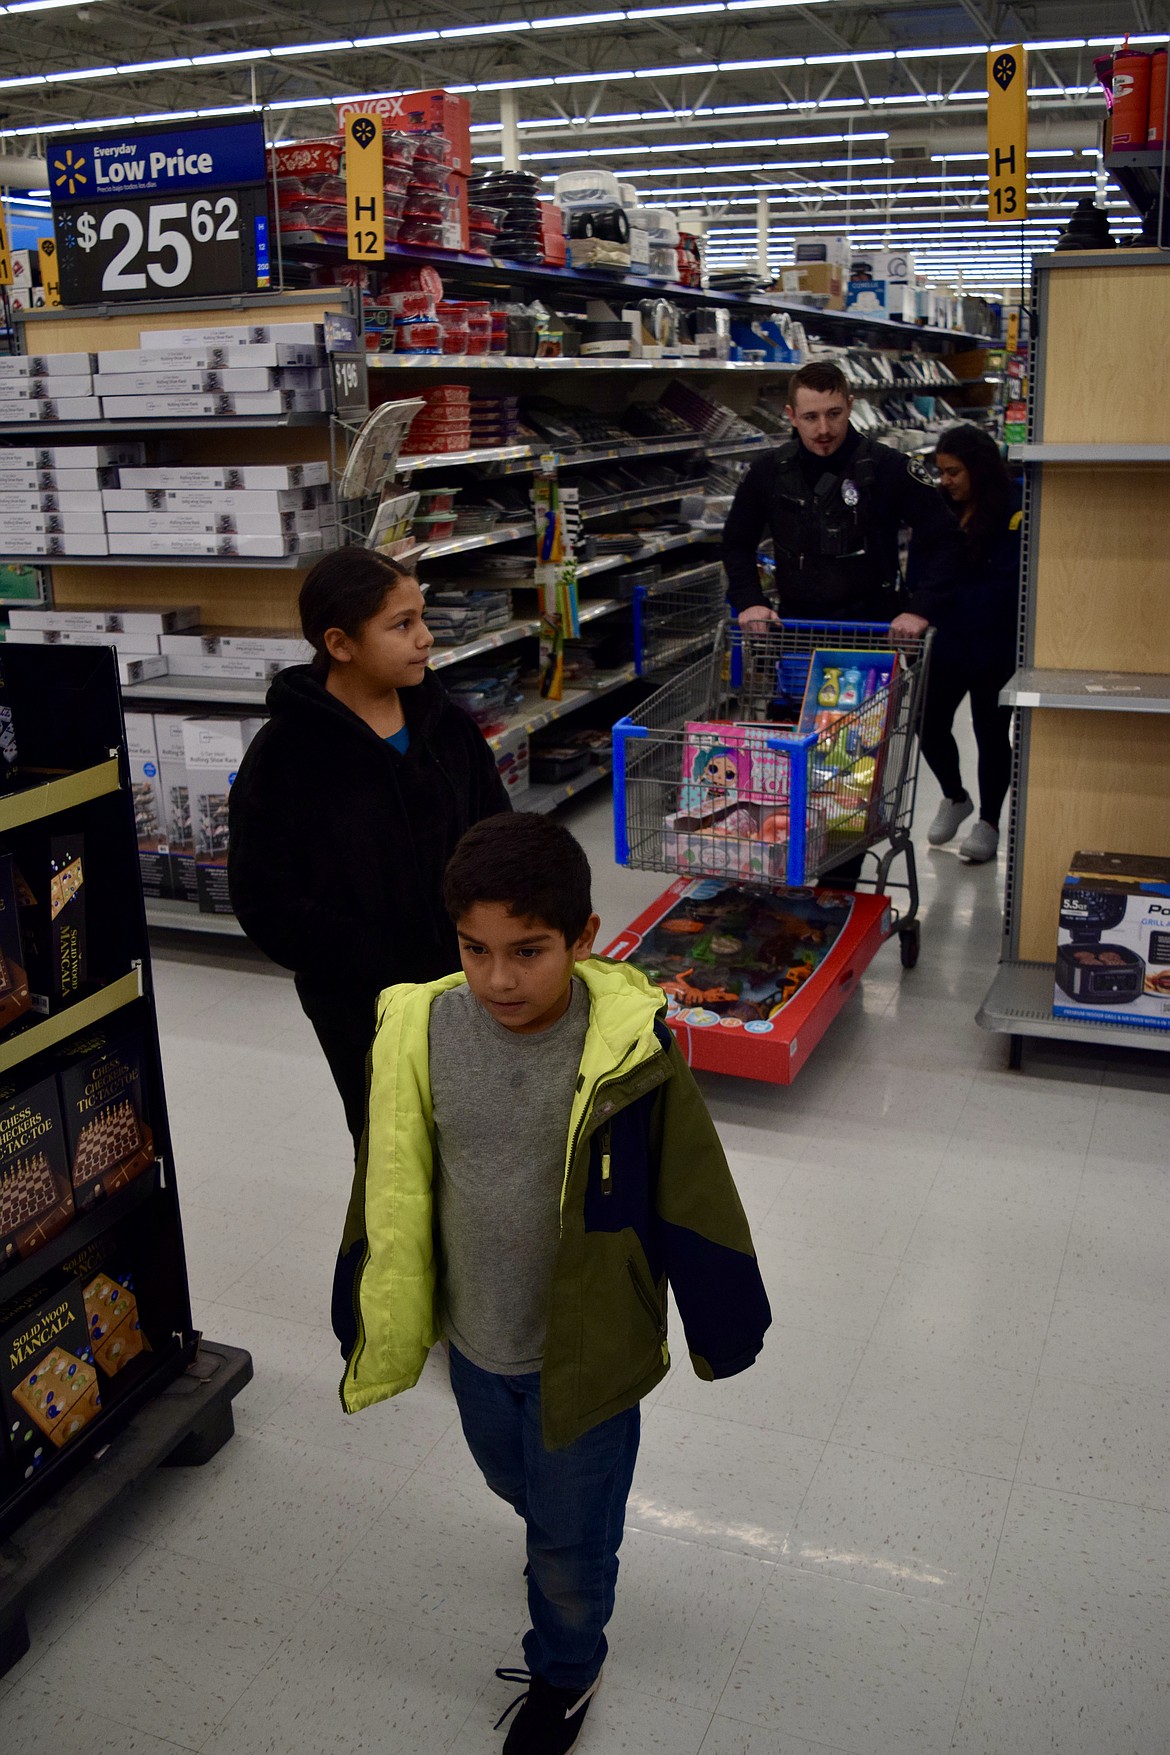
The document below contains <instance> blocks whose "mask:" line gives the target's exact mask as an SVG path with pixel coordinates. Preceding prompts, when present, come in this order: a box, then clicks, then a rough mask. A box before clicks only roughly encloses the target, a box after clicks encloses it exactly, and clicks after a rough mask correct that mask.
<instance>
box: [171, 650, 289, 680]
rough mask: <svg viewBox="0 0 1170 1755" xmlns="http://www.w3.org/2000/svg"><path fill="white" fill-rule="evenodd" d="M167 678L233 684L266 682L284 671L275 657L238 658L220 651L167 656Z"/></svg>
mask: <svg viewBox="0 0 1170 1755" xmlns="http://www.w3.org/2000/svg"><path fill="white" fill-rule="evenodd" d="M167 664H168V666H169V668H170V674H171V676H211V677H219V678H221V679H227V680H231V681H234V682H256V683H260V682H267V681H268V680H269V679H270V678H271V677H272V676H274V675H275V673H276V671H278V670H281V669H283V668H284V664H283V661H282V660H280V659H279V658H239V657H234V656H232V655H230V654H227V653H220V652H206V653H205V652H185V653H182V654H177V653H171V654H170V655H169V656H168V658H167Z"/></svg>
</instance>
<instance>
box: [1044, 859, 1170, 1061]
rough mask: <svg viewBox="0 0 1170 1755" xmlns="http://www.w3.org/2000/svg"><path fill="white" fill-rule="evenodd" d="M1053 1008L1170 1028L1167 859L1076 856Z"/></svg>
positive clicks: (1063, 907) (1063, 1013) (1058, 1012)
mask: <svg viewBox="0 0 1170 1755" xmlns="http://www.w3.org/2000/svg"><path fill="white" fill-rule="evenodd" d="M1052 1010H1053V1012H1054V1014H1055V1016H1057V1017H1058V1018H1091V1019H1093V1020H1095V1021H1097V1022H1100V1023H1106V1024H1131V1025H1133V1026H1134V1027H1135V1028H1136V1027H1145V1028H1147V1029H1151V1030H1170V859H1157V858H1150V857H1146V856H1143V855H1140V854H1133V853H1077V854H1075V855H1074V856H1073V860H1072V863H1071V864H1070V866H1069V871H1068V876H1067V877H1066V878H1065V880H1064V885H1063V887H1062V890H1061V895H1060V914H1059V922H1058V929H1057V946H1056V985H1055V993H1054V998H1053V1006H1052Z"/></svg>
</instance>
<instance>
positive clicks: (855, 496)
mask: <svg viewBox="0 0 1170 1755" xmlns="http://www.w3.org/2000/svg"><path fill="white" fill-rule="evenodd" d="M801 450H802V446H801V444H800V441H799V440H798V439H793V440H792V441H791V442H790V443H789V444H787V445H785V446H783V447H782V448H781V450H780V451H778V452H777V454H776V475H775V478H774V484H773V490H772V505H771V512H770V516H769V520H768V522H769V524H770V525H771V528H772V537H773V541H774V545H775V552H776V583H777V587H778V589H779V592H780V607H781V609H782V611H783V613H784V614H785V615H786V616H795V617H798V618H804V619H815V620H820V619H825V620H829V621H889V620H891V619H892V617H893V616H895V615H896V614H897V613H898V601H897V594H898V591H899V589H900V586H901V579H900V577H899V575H898V563H897V547H896V544H897V534H896V532H894V533H893V541H892V542H891V541H889V540H886V541H883V540H882V532H881V528H880V519H879V515H878V514H879V501H878V491H877V481H876V465H877V458H876V456H875V453H874V449H873V447H872V446H871V444H870V443H869V441H868V440H867V439H862V441H861V443H860V444H859V445H858V447H857V449H856V450H855V451H854V453H853V456H852V457H851V458H850V460H849V464H848V467H847V468H846V470H845V472H844V474H842V475H838V474H835V473H833V472H832V471H831V470H826V471H825V473H824V474H823V476H822V477H821V478H820V480H819V481H818V482H817V483H816V485H815V487H813V488H810V487H809V485H808V482H807V480H806V478H805V475H804V472H803V471H802V469H801V466H800V453H801Z"/></svg>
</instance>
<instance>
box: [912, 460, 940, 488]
mask: <svg viewBox="0 0 1170 1755" xmlns="http://www.w3.org/2000/svg"><path fill="white" fill-rule="evenodd" d="M906 472H907V474H908V475H910V476H912V477H913V479H914V480H915V481H920V482H921V483H922V485H923V487H937V486H938V483H937V481H936V480H935V479H934V476H933V475H931V473H930V471H929V469H927V467H926V465H925V464H924V463H920V462H919V461H918V458H917V457H911V459H910V461H909V463H908V464H907V465H906Z"/></svg>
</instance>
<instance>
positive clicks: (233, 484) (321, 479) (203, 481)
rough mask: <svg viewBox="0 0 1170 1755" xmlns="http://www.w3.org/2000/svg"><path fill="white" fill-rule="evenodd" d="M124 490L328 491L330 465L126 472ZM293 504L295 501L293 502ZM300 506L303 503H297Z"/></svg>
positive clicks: (190, 467)
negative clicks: (306, 489) (309, 489)
mask: <svg viewBox="0 0 1170 1755" xmlns="http://www.w3.org/2000/svg"><path fill="white" fill-rule="evenodd" d="M118 485H119V487H121V488H150V489H161V490H162V491H163V492H165V493H192V492H193V493H223V492H224V491H230V492H232V493H237V492H240V491H243V492H257V491H259V492H263V493H272V492H278V493H279V492H289V491H291V490H293V489H303V488H318V487H323V488H327V487H328V486H329V465H328V464H327V463H245V464H226V463H215V464H207V465H202V466H197V465H191V464H177V465H174V466H173V467H171V468H168V469H135V468H130V469H122V470H120V471H119V478H118ZM289 503H290V504H292V503H293V502H289ZM296 503H298V504H299V503H300V502H296Z"/></svg>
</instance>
